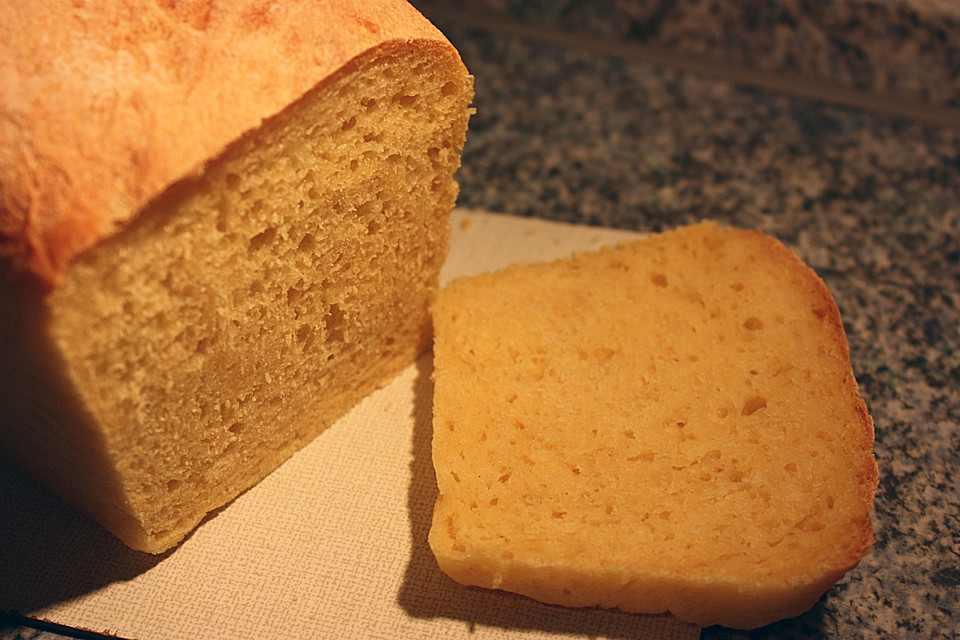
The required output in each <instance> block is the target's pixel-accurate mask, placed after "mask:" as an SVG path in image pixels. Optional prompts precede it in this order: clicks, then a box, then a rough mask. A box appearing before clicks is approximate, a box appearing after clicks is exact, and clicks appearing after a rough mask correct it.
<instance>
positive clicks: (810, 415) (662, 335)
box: [430, 223, 877, 628]
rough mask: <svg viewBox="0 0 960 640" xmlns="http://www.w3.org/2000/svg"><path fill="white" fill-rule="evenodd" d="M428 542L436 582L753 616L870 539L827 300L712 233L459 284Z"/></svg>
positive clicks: (438, 387) (808, 584) (444, 359)
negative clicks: (441, 576) (438, 571)
mask: <svg viewBox="0 0 960 640" xmlns="http://www.w3.org/2000/svg"><path fill="white" fill-rule="evenodd" d="M433 318H434V332H435V338H434V340H435V344H434V374H433V375H434V384H435V391H434V393H435V395H434V425H433V426H434V434H433V459H434V464H435V469H436V474H437V483H438V486H439V496H438V499H437V503H436V508H435V512H434V517H433V524H432V527H431V531H430V545H431V547H432V549H433V552H434V554H435V555H436V558H437V561H438V562H439V565H440V567H441V568H442V569H443V571H444V572H446V573H447V574H449V575H450V576H451V577H453V578H454V579H455V580H457V581H459V582H461V583H464V584H468V585H477V586H482V587H492V588H499V589H504V590H508V591H512V592H516V593H520V594H524V595H527V596H530V597H532V598H535V599H537V600H541V601H544V602H549V603H555V604H561V605H567V606H573V607H581V606H601V607H615V608H619V609H622V610H624V611H628V612H642V613H662V612H670V613H672V614H674V615H675V616H676V617H677V618H679V619H681V620H684V621H687V622H692V623H697V624H699V625H703V626H707V625H713V624H720V625H726V626H730V627H739V628H753V627H757V626H761V625H765V624H767V623H770V622H773V621H775V620H779V619H782V618H787V617H792V616H795V615H798V614H800V613H802V612H803V611H805V610H806V609H808V608H809V607H811V606H812V605H813V604H814V603H815V602H816V601H817V599H818V598H819V597H820V596H821V595H822V594H823V593H824V592H825V591H826V590H827V589H828V588H829V587H830V586H831V585H832V584H834V583H835V582H836V581H837V580H838V579H839V578H840V577H841V576H843V575H844V574H845V572H847V571H849V570H850V569H851V568H852V567H854V566H856V565H857V563H858V562H859V561H860V559H861V558H862V557H863V556H864V554H866V553H867V552H868V550H869V548H870V546H871V544H872V528H871V522H870V510H871V507H872V503H873V494H874V489H875V487H876V483H877V469H876V463H875V461H874V457H873V452H872V446H873V423H872V420H871V418H870V416H869V414H868V413H867V410H866V407H865V405H864V403H863V402H862V400H861V399H860V396H859V392H858V386H857V383H856V379H855V378H854V374H853V371H852V368H851V365H850V360H849V353H848V346H847V341H846V337H845V334H844V331H843V327H842V325H841V322H840V315H839V312H838V309H837V306H836V304H835V303H834V301H833V299H832V297H831V296H830V294H829V292H828V291H827V289H826V287H825V285H824V284H823V282H822V281H821V280H820V279H819V278H818V277H817V276H816V275H815V274H814V272H813V271H812V270H810V269H809V268H808V267H806V266H805V265H804V264H803V263H802V262H801V261H800V260H799V259H798V258H797V257H796V256H795V255H794V254H793V253H791V252H790V251H789V250H787V249H786V248H785V247H784V246H783V245H782V244H780V243H779V242H777V241H775V240H774V239H772V238H770V237H768V236H765V235H763V234H761V233H759V232H754V231H740V230H732V229H725V228H721V227H718V226H717V225H715V224H712V223H701V224H699V225H695V226H691V227H685V228H683V229H680V230H676V231H670V232H666V233H663V234H661V235H655V236H651V237H649V238H648V239H644V240H640V241H637V242H633V243H628V244H624V245H622V246H620V247H617V248H610V249H604V250H600V251H598V252H594V253H585V254H578V255H576V256H574V257H572V258H571V259H567V260H562V261H559V262H553V263H549V264H531V265H517V266H513V267H510V268H508V269H506V270H503V271H500V272H496V273H490V274H485V275H481V276H477V277H473V278H469V279H462V280H457V281H455V282H454V283H452V284H451V285H449V286H448V287H446V288H444V289H443V290H442V291H441V292H440V295H439V298H438V300H437V303H436V304H435V306H434V309H433Z"/></svg>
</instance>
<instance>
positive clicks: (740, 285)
mask: <svg viewBox="0 0 960 640" xmlns="http://www.w3.org/2000/svg"><path fill="white" fill-rule="evenodd" d="M730 288H731V289H733V290H734V291H743V283H742V282H734V283H733V284H732V285H730Z"/></svg>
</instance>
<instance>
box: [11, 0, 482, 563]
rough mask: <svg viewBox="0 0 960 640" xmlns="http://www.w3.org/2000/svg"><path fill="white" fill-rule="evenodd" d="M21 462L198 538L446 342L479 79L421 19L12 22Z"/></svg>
mask: <svg viewBox="0 0 960 640" xmlns="http://www.w3.org/2000/svg"><path fill="white" fill-rule="evenodd" d="M0 79H2V81H0V84H2V86H3V91H2V92H0V456H2V457H3V458H4V459H5V460H6V461H7V462H8V463H10V464H13V465H15V466H16V467H17V468H19V469H21V470H23V472H24V473H27V474H29V475H30V476H32V477H33V478H35V479H36V480H37V481H39V482H40V483H42V484H43V485H45V486H47V487H48V488H49V489H51V490H52V491H54V492H56V493H58V494H59V495H61V496H62V497H63V498H64V499H65V500H66V501H68V502H69V503H71V504H73V505H75V506H76V507H78V508H79V509H81V510H82V511H84V512H86V513H87V514H89V515H90V516H92V517H93V518H94V519H96V520H98V521H99V522H100V523H102V524H103V525H104V526H105V527H106V528H107V529H108V530H110V531H112V532H113V533H114V534H116V536H118V537H119V538H120V539H122V540H123V541H124V542H125V543H126V544H127V545H129V546H130V547H133V548H134V549H138V550H143V551H146V552H151V553H159V552H162V551H164V550H167V549H169V548H170V547H171V546H173V545H175V544H177V542H178V541H180V540H181V539H182V538H184V536H185V535H186V534H187V533H188V532H190V531H191V530H192V529H193V528H194V527H195V526H196V525H197V524H198V523H199V522H200V521H201V520H202V519H203V518H204V516H205V515H206V514H208V513H209V512H210V511H211V510H214V509H217V508H218V507H220V506H222V505H224V504H225V503H227V502H228V501H230V500H231V499H233V498H234V497H235V496H237V495H238V494H239V493H240V492H242V491H244V490H245V489H247V488H249V487H250V486H252V485H253V484H254V483H256V482H257V481H259V480H260V479H262V478H263V477H264V476H265V475H266V474H268V473H269V472H270V471H271V470H273V469H274V468H275V467H277V466H278V465H279V464H280V463H282V462H283V461H284V460H285V459H286V458H288V457H289V456H290V455H291V454H293V452H294V451H296V450H297V449H298V448H299V447H301V446H302V445H304V444H305V443H307V442H308V441H309V440H311V439H312V438H314V437H315V436H316V435H317V434H318V433H319V432H320V431H321V430H323V429H324V428H325V427H327V426H328V425H330V424H331V423H332V422H333V421H335V420H336V419H337V418H338V417H340V416H341V415H343V414H344V413H345V412H346V411H347V410H348V409H349V408H350V407H351V406H352V405H354V404H355V403H356V402H357V401H358V400H359V399H360V398H362V397H363V396H364V395H365V394H367V393H368V392H370V391H372V390H373V389H374V388H376V387H377V386H378V385H382V384H383V383H384V382H385V381H387V380H388V379H389V378H390V377H391V376H393V375H394V374H395V373H396V372H398V371H399V370H400V369H402V368H403V367H405V366H406V365H408V364H409V363H411V362H412V361H413V360H414V358H415V356H416V355H417V354H419V353H421V352H422V350H423V349H425V348H427V347H429V335H430V327H429V304H430V302H431V300H432V299H433V297H434V296H435V294H436V288H437V278H438V272H439V269H440V266H441V264H442V263H443V261H444V259H445V256H446V252H447V247H448V237H449V231H448V229H449V213H450V210H451V208H452V206H453V204H454V201H455V199H456V193H457V186H456V184H455V182H454V180H453V174H454V172H455V170H456V169H457V167H458V166H459V162H460V150H461V148H462V145H463V142H464V138H465V131H466V126H467V120H468V117H469V110H470V109H469V104H470V101H471V99H472V93H473V89H472V78H471V77H470V75H469V74H468V72H467V70H466V68H465V67H464V65H463V63H462V62H461V60H460V57H459V55H458V54H457V52H456V51H455V49H454V48H453V46H452V45H451V44H450V43H449V42H448V41H447V40H446V39H445V38H444V37H443V35H442V34H441V33H440V32H439V31H437V30H436V29H435V28H434V27H433V26H432V25H431V24H430V23H429V22H428V21H427V20H426V19H424V18H423V17H422V16H421V15H420V14H419V13H417V12H416V11H415V10H414V9H413V8H412V7H411V6H410V5H409V4H407V3H406V2H404V1H403V0H328V1H317V0H296V1H294V0H291V1H290V2H286V1H285V2H266V1H264V0H236V1H230V2H227V1H222V0H219V1H218V0H186V1H184V2H170V1H163V2H156V1H154V0H125V1H124V2H106V1H97V2H90V3H67V2H58V1H53V0H44V1H38V2H27V3H5V5H4V8H3V10H2V15H0Z"/></svg>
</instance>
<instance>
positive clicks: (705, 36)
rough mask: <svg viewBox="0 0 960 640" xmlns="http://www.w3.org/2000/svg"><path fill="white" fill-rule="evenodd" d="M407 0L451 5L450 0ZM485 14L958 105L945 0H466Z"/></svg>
mask: <svg viewBox="0 0 960 640" xmlns="http://www.w3.org/2000/svg"><path fill="white" fill-rule="evenodd" d="M413 2H414V4H421V3H422V4H424V5H426V4H430V5H440V6H450V5H460V3H459V2H457V0H413ZM470 4H471V7H470V9H471V10H472V11H475V12H476V11H481V10H482V11H486V12H488V13H493V14H498V15H503V16H506V17H509V18H512V19H517V20H520V21H524V22H529V23H531V24H540V25H549V26H551V27H555V28H564V29H575V30H580V31H584V32H588V33H594V34H600V35H602V36H604V37H609V38H616V39H620V40H626V41H633V42H639V43H643V44H645V45H652V46H656V47H660V48H664V49H668V50H671V51H674V52H677V53H680V54H686V55H696V56H706V57H708V58H712V59H720V60H725V61H729V62H732V63H736V64H740V65H744V66H747V67H751V68H756V69H762V70H765V71H785V72H789V73H796V74H802V75H806V76H813V77H821V78H827V79H830V80H832V81H835V82H838V83H840V84H842V85H845V86H849V87H853V88H856V89H868V90H874V91H881V92H886V93H889V94H892V95H896V96H898V97H901V98H905V99H910V100H922V101H926V102H929V103H931V104H935V105H951V106H954V107H958V106H960V3H957V2H955V1H954V0H830V1H827V2H809V1H807V0H772V1H771V0H747V1H745V2H723V1H722V0H720V1H718V0H678V1H676V2H663V1H661V0H613V1H611V2H581V1H578V0H475V2H473V3H470Z"/></svg>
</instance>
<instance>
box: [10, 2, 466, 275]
mask: <svg viewBox="0 0 960 640" xmlns="http://www.w3.org/2000/svg"><path fill="white" fill-rule="evenodd" d="M398 41H399V42H403V43H406V45H407V46H410V47H431V48H436V49H437V50H438V51H442V52H445V53H446V54H447V55H449V56H450V63H451V65H458V66H459V67H461V68H462V73H463V74H464V76H466V74H467V71H466V68H465V67H463V63H462V62H461V61H460V58H459V55H458V54H457V52H456V50H455V49H454V48H453V46H452V45H451V44H450V43H449V42H448V41H447V40H446V38H444V36H443V35H442V34H441V33H440V32H439V31H438V30H437V29H436V28H435V27H434V26H433V25H431V24H430V23H429V22H428V21H427V20H426V19H425V18H424V17H423V16H421V15H420V14H419V13H418V12H417V11H416V10H415V9H414V8H413V7H411V6H410V5H409V4H407V3H406V2H405V1H404V0H328V1H326V2H317V1H314V0H290V1H285V2H267V1H266V0H233V1H230V2H226V1H224V0H184V1H182V2H176V1H174V0H124V1H123V2H113V1H107V0H97V1H94V2H89V3H66V2H59V1H53V0H39V1H37V2H23V3H4V6H3V9H2V14H0V86H3V91H2V92H0V263H3V262H8V263H10V264H12V266H13V267H14V269H15V270H17V271H20V272H26V273H30V274H33V275H34V276H36V277H37V278H38V279H39V280H40V281H41V282H43V283H46V284H55V283H56V282H57V280H58V278H59V276H60V275H61V274H62V273H63V272H64V271H65V270H66V268H67V267H68V266H69V265H70V263H71V261H72V259H73V258H74V257H75V256H77V254H79V253H80V252H82V251H84V250H85V249H87V248H89V247H91V246H93V245H94V244H96V243H97V242H99V241H100V240H102V239H104V238H106V237H108V236H110V235H112V234H113V233H114V232H115V231H116V230H117V229H118V228H119V227H121V226H122V225H124V224H125V223H126V222H128V221H129V220H130V219H131V218H133V217H134V216H135V215H136V214H137V212H138V211H139V210H140V209H141V208H142V207H143V206H144V205H146V204H147V203H148V202H149V201H151V200H152V199H154V198H156V197H157V196H159V195H160V194H161V193H162V192H163V191H164V190H165V189H167V188H168V187H169V186H171V185H172V184H174V183H175V182H178V181H180V180H183V179H187V178H190V177H192V176H196V175H199V174H201V173H202V172H203V170H204V167H205V164H206V163H207V162H208V161H209V160H211V159H212V158H213V157H216V156H217V155H218V154H220V153H221V152H222V151H223V150H224V149H225V147H227V145H229V144H230V143H231V142H233V141H235V140H237V139H238V138H240V137H241V136H243V135H244V134H245V133H246V132H248V131H250V130H251V129H254V128H256V127H257V126H259V125H260V124H261V122H262V121H263V120H264V119H266V118H268V117H270V116H273V115H275V114H276V113H278V112H279V111H281V110H283V109H284V108H285V107H286V106H287V105H289V104H290V103H291V102H293V101H295V100H297V99H299V98H300V97H302V96H303V95H304V94H305V93H306V92H308V91H309V90H310V89H311V88H313V87H314V86H316V85H317V84H318V83H320V82H322V81H323V80H324V79H326V78H328V77H329V76H331V74H334V73H335V72H336V71H337V70H338V69H340V68H341V67H343V66H344V65H345V64H346V63H348V62H349V61H351V60H353V59H354V58H356V57H357V56H359V55H361V54H363V53H364V52H366V51H369V50H371V49H374V48H376V47H380V46H383V45H385V44H387V43H396V42H398Z"/></svg>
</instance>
